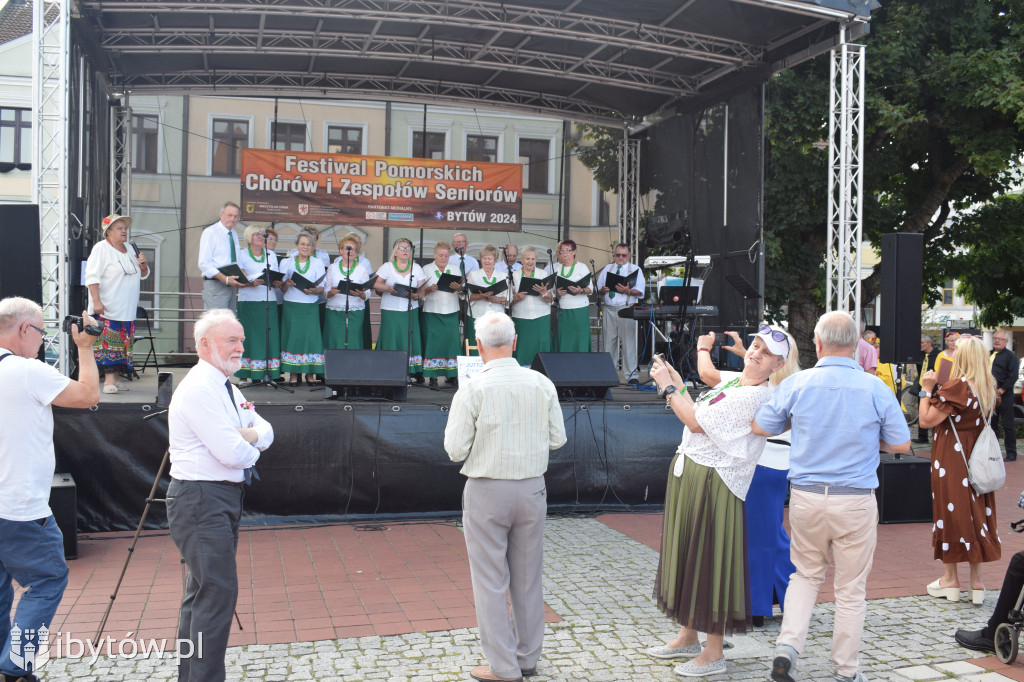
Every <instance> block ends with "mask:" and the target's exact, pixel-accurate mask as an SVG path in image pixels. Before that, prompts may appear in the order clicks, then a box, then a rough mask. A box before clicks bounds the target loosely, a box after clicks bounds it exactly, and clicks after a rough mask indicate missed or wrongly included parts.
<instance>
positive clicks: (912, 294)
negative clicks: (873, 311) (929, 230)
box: [878, 232, 924, 364]
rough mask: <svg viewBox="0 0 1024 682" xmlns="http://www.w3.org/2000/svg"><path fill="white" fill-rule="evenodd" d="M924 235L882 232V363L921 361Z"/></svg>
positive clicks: (879, 356)
mask: <svg viewBox="0 0 1024 682" xmlns="http://www.w3.org/2000/svg"><path fill="white" fill-rule="evenodd" d="M923 267H924V235H921V234H913V233H905V232H894V233H892V234H883V235H882V301H881V308H882V310H881V322H882V325H881V327H882V329H881V335H880V338H881V342H882V345H881V347H880V348H879V353H878V360H879V362H892V363H896V364H902V363H907V362H910V363H915V364H920V362H921V357H922V355H923V354H922V353H921V301H922V295H921V294H922V292H921V278H922V274H923V272H922V271H923Z"/></svg>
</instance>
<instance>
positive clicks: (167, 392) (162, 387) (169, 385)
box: [156, 372, 174, 409]
mask: <svg viewBox="0 0 1024 682" xmlns="http://www.w3.org/2000/svg"><path fill="white" fill-rule="evenodd" d="M172 393H174V374H173V373H172V372H160V373H158V374H157V375H156V406H157V407H159V408H160V409H166V408H167V407H170V405H171V394H172Z"/></svg>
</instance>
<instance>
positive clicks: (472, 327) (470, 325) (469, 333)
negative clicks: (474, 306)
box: [459, 315, 480, 355]
mask: <svg viewBox="0 0 1024 682" xmlns="http://www.w3.org/2000/svg"><path fill="white" fill-rule="evenodd" d="M466 341H467V342H468V343H469V345H471V346H475V345H476V322H475V321H474V320H473V318H472V317H470V316H469V315H466ZM465 350H466V347H465V346H460V347H459V353H460V354H461V353H463V352H464V351H465ZM468 354H469V355H480V353H478V352H477V351H476V350H471V351H470V352H469V353H468Z"/></svg>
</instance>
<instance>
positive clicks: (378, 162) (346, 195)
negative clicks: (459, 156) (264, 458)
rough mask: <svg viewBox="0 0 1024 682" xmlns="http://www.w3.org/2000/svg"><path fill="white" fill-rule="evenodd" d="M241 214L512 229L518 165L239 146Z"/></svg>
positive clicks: (517, 216)
mask: <svg viewBox="0 0 1024 682" xmlns="http://www.w3.org/2000/svg"><path fill="white" fill-rule="evenodd" d="M241 196H242V202H241V203H242V219H243V220H249V221H263V222H271V221H277V222H293V223H313V224H326V225H334V224H342V225H358V226H360V227H373V226H379V227H384V226H389V227H422V228H439V229H472V230H501V231H502V232H519V231H521V230H522V217H523V167H522V164H518V163H486V162H481V161H454V160H446V159H406V158H401V157H394V156H361V155H357V154H318V153H316V152H291V151H276V150H269V149H243V150H242V195H241Z"/></svg>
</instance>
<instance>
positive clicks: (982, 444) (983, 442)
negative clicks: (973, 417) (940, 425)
mask: <svg viewBox="0 0 1024 682" xmlns="http://www.w3.org/2000/svg"><path fill="white" fill-rule="evenodd" d="M971 392H972V393H974V387H973V386H972V387H971ZM975 399H977V394H975ZM978 402H979V406H980V402H981V401H980V400H979V401H978ZM992 411H993V412H994V411H995V408H994V407H993V410H992ZM991 416H992V415H991V413H990V414H989V416H988V417H986V416H985V415H984V414H982V415H981V418H982V419H984V420H985V426H983V427H982V429H981V433H980V434H978V440H977V441H975V443H974V448H973V449H972V450H971V461H970V462H968V461H967V454H966V453H965V452H964V445H963V443H961V442H960V434H959V433H957V431H956V424H955V423H954V422H953V417H952V415H950V417H949V426H950V428H951V429H953V435H954V436H956V442H957V445H959V446H960V456H961V457H963V458H964V464H965V465H966V466H967V480H968V481H970V483H971V487H972V488H974V491H975V492H976V493H978V494H979V495H984V494H985V493H991V492H995V491H996V490H999V489H1000V488H1002V487H1003V485H1004V484H1005V483H1006V465H1005V464H1003V453H1002V451H1001V450H1000V449H999V439H998V438H996V433H995V431H993V430H992V424H991V422H990V420H989V419H990V417H991Z"/></svg>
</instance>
